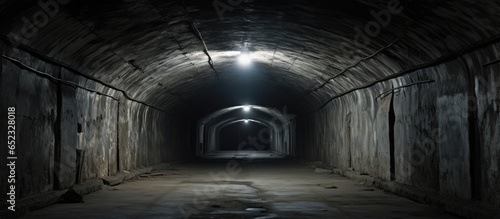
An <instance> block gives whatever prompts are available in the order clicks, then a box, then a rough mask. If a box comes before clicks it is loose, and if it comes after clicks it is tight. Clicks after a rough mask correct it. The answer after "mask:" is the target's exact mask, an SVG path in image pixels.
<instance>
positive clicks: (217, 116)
mask: <svg viewBox="0 0 500 219" xmlns="http://www.w3.org/2000/svg"><path fill="white" fill-rule="evenodd" d="M245 106H247V107H249V110H248V111H245V110H244V107H245ZM291 116H293V115H288V114H286V112H280V111H278V110H277V109H272V108H269V107H263V106H256V105H242V106H233V107H228V108H224V109H220V110H217V111H215V112H212V113H210V114H209V115H206V116H205V117H203V118H202V119H200V121H199V123H200V125H212V124H213V123H215V122H218V121H221V120H233V119H235V118H238V119H259V120H262V121H271V122H273V123H276V122H279V123H280V124H283V123H287V122H288V121H289V119H291V118H289V117H291Z"/></svg>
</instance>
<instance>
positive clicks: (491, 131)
mask: <svg viewBox="0 0 500 219" xmlns="http://www.w3.org/2000/svg"><path fill="white" fill-rule="evenodd" d="M497 48H498V44H494V45H491V46H488V47H485V48H482V49H481V50H476V51H473V52H470V53H467V54H464V55H463V56H462V57H460V58H458V59H455V60H451V61H449V62H446V63H444V64H441V65H438V66H434V67H428V68H424V69H421V70H418V71H415V72H414V73H412V74H411V75H409V76H405V77H401V78H399V79H397V80H390V81H388V82H383V83H378V84H376V85H374V86H371V87H369V88H366V89H364V90H362V91H357V92H353V93H350V94H347V95H345V96H342V97H340V98H338V99H335V100H333V101H332V102H331V103H330V104H328V105H327V106H326V107H325V108H323V109H322V110H320V111H318V112H316V113H314V114H310V115H308V116H306V117H299V119H298V125H297V127H298V139H299V140H298V144H299V145H307V146H306V147H304V148H302V149H301V151H300V156H301V157H303V158H304V159H306V160H313V161H320V162H321V163H323V164H324V165H327V166H334V167H337V168H340V169H343V170H347V169H354V170H356V171H359V172H361V173H364V174H369V175H371V176H373V177H377V178H381V179H385V180H391V179H390V173H391V172H390V171H391V169H390V163H389V162H390V160H389V159H390V151H389V150H388V149H389V146H390V141H389V140H390V139H391V138H392V139H393V140H394V170H395V179H394V181H395V182H399V183H403V184H407V185H413V186H417V187H420V188H425V189H431V190H433V191H435V192H439V193H440V194H441V195H443V196H445V197H450V198H457V199H461V200H483V201H486V202H489V203H492V204H494V205H495V206H498V204H500V203H499V202H498V197H499V195H500V194H499V193H498V185H499V182H500V181H498V180H499V179H500V178H499V177H498V174H499V172H498V169H499V168H498V145H500V142H499V141H498V128H499V123H498V116H497V115H498V111H495V109H496V107H497V101H496V100H495V98H497V95H498V88H499V87H500V83H499V81H498V77H497V76H496V75H492V74H493V72H498V68H499V65H498V62H497V63H491V64H488V65H487V67H484V66H483V65H485V63H489V60H495V59H496V56H497V55H498V52H497V51H498V49H497ZM428 80H433V81H434V82H430V83H422V84H415V85H413V86H409V87H404V88H400V89H395V90H394V93H393V94H391V93H390V92H389V93H388V94H389V95H385V96H380V94H383V93H384V92H386V91H391V89H392V88H397V87H398V86H401V85H405V84H412V83H415V82H421V81H428ZM391 98H393V101H394V104H393V110H394V114H395V121H394V124H392V125H391V124H389V122H390V121H389V118H388V112H389V109H388V102H389V101H390V99H391ZM325 121H330V122H325ZM391 126H392V127H393V130H394V134H393V136H389V129H390V128H391Z"/></svg>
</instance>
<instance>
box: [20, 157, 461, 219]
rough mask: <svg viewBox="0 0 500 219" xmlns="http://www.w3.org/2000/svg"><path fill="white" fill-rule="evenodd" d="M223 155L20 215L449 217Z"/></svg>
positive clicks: (282, 167) (341, 182)
mask: <svg viewBox="0 0 500 219" xmlns="http://www.w3.org/2000/svg"><path fill="white" fill-rule="evenodd" d="M230 155H231V153H228V152H226V153H225V154H223V155H222V157H225V158H226V159H205V160H202V161H200V162H197V163H190V164H182V165H176V166H175V167H173V169H170V170H165V171H162V173H164V175H157V176H150V177H145V178H141V179H138V180H135V181H132V182H127V183H125V184H121V185H118V186H115V187H105V188H104V189H103V190H101V191H99V192H95V193H92V194H90V195H87V196H85V197H84V200H85V203H78V204H56V205H53V206H49V207H47V208H44V209H40V210H37V211H34V212H31V213H30V214H28V215H27V216H26V217H25V218H68V217H69V218H71V217H73V218H107V219H109V218H259V219H265V218H391V219H396V218H455V217H453V216H450V215H447V214H446V213H443V212H441V211H440V210H438V209H435V208H433V207H430V206H426V205H421V204H418V203H415V202H413V201H410V200H408V199H405V198H401V197H398V196H395V195H392V194H387V193H385V192H383V191H381V190H379V189H376V188H372V187H367V186H364V185H362V184H359V183H356V182H353V181H351V180H349V179H347V178H344V177H341V176H338V175H332V174H327V173H315V172H314V170H313V168H311V167H308V166H306V165H304V164H300V163H297V162H294V161H291V160H286V159H280V158H272V159H270V158H269V157H273V156H274V155H273V156H270V155H266V156H262V154H261V157H260V158H259V156H253V157H252V156H249V157H252V159H246V160H241V159H234V158H233V157H237V158H241V157H245V156H248V154H238V155H237V156H233V157H231V156H230ZM233 155H235V154H233ZM210 157H212V158H217V156H215V155H212V156H210ZM263 157H267V158H268V159H262V158H263ZM219 158H220V157H219ZM236 160H238V161H239V162H236Z"/></svg>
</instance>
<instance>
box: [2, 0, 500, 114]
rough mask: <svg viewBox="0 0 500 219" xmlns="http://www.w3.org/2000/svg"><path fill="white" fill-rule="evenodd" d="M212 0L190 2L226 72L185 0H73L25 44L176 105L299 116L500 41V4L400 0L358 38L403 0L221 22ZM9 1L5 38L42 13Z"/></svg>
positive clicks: (251, 12) (30, 1) (259, 0)
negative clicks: (361, 36)
mask: <svg viewBox="0 0 500 219" xmlns="http://www.w3.org/2000/svg"><path fill="white" fill-rule="evenodd" d="M61 2H62V1H61ZM213 2H214V1H205V0H203V1H202V0H196V1H195V0H186V4H187V8H188V11H189V13H190V15H191V16H192V18H193V20H194V23H195V24H196V26H197V27H198V29H199V31H200V33H201V35H202V37H203V39H204V40H205V42H206V45H207V47H208V49H209V52H210V54H211V55H212V58H213V61H214V67H215V69H216V70H217V72H218V75H219V80H217V78H216V76H215V73H214V71H213V70H212V69H211V68H210V65H209V64H208V58H207V56H206V54H205V53H204V52H203V49H204V48H203V44H202V42H201V40H200V39H199V38H198V35H197V33H196V32H195V31H194V29H193V28H192V27H191V24H190V20H189V18H188V16H187V15H186V13H185V11H184V10H183V7H182V1H172V0H165V1H159V0H108V1H96V0H87V1H77V0H71V1H69V3H67V4H66V5H64V6H62V7H61V11H59V12H58V13H55V14H54V15H53V17H50V18H49V21H48V22H47V23H46V24H44V25H41V27H40V28H38V31H36V33H35V34H33V36H26V35H24V37H25V40H19V39H18V40H17V41H18V43H20V44H23V45H26V46H28V47H30V48H32V49H33V50H35V51H37V52H38V53H41V54H43V55H46V56H48V57H50V58H52V59H54V60H57V61H59V62H61V63H64V64H65V65H67V66H69V67H72V68H74V69H77V70H78V71H80V72H83V73H85V74H87V75H89V76H92V77H95V78H98V79H100V80H102V81H105V82H107V83H109V84H111V85H114V86H116V87H118V88H121V89H123V90H125V91H126V92H127V93H129V94H130V96H132V97H133V98H136V99H138V100H141V101H144V102H147V103H149V104H151V105H154V106H156V107H158V108H162V109H165V110H167V111H169V112H174V113H184V112H191V111H194V110H195V109H196V110H198V109H202V112H200V113H206V114H208V113H209V112H213V111H215V110H218V109H221V108H224V107H229V106H234V105H241V104H245V103H250V104H258V105H263V106H270V107H276V108H279V109H281V108H282V107H283V106H288V107H289V108H290V109H291V110H292V111H295V112H298V113H300V112H307V111H311V110H314V109H316V108H318V107H319V106H321V105H322V104H323V103H324V102H326V101H327V100H328V99H329V98H330V97H332V96H335V95H337V94H341V93H343V92H345V91H348V90H350V89H353V88H356V87H359V86H363V85H365V84H367V83H370V82H373V81H375V80H378V79H381V78H384V77H387V76H390V75H394V74H397V73H399V72H401V71H403V70H405V69H410V68H413V67H415V66H418V65H421V64H425V63H428V62H430V61H432V60H436V59H438V58H440V57H443V56H446V55H449V54H454V53H459V52H460V51H461V50H463V49H466V48H468V47H469V46H472V45H473V44H475V43H479V42H481V41H485V40H496V39H497V38H498V34H499V31H500V28H499V27H500V16H499V15H500V7H499V6H500V2H499V1H476V0H461V1H457V0H439V1H438V0H421V1H417V0H413V1H411V0H401V8H402V12H401V13H399V14H397V13H396V14H393V15H391V19H390V22H388V25H387V26H386V27H385V28H382V29H381V31H380V33H377V34H372V35H373V37H370V39H369V40H370V42H369V43H368V42H366V43H356V41H355V39H356V35H357V33H356V31H355V28H356V27H359V28H361V29H364V27H365V26H366V25H367V24H369V22H374V21H376V19H375V18H374V17H373V16H372V15H371V13H370V12H371V11H372V10H373V11H375V12H378V11H380V10H387V9H388V2H394V0H391V1H389V0H345V1H340V0H337V1H332V0H318V1H306V0H287V1H282V0H280V1H278V0H266V1H264V0H253V1H241V3H239V4H238V5H237V6H235V7H234V8H233V10H231V11H229V10H228V11H226V12H225V13H224V14H223V17H224V19H223V20H221V18H220V17H219V15H218V14H217V12H216V10H215V9H214V7H213ZM220 2H223V3H224V2H225V3H226V4H228V3H227V2H226V1H223V0H220ZM232 2H233V3H238V1H232ZM0 8H1V11H0V14H1V15H0V16H2V17H1V21H0V22H1V33H2V35H4V36H7V35H8V34H9V33H17V34H19V35H22V34H21V33H22V28H23V17H25V18H28V20H32V18H33V15H34V14H35V13H37V12H39V11H40V10H41V8H40V6H39V5H38V4H37V1H34V0H16V1H2V2H0ZM373 30H375V29H373ZM375 31H376V30H375ZM359 42H361V41H359ZM245 47H246V48H248V50H249V51H250V52H251V53H252V54H254V55H255V60H254V64H253V65H252V66H250V67H248V68H246V69H245V68H242V67H241V66H240V65H238V63H237V62H236V54H238V52H239V51H241V50H242V49H243V48H245ZM328 79H332V80H328ZM326 82H328V83H326ZM316 89H317V90H316ZM311 90H316V91H313V92H311ZM201 115H202V114H200V116H201Z"/></svg>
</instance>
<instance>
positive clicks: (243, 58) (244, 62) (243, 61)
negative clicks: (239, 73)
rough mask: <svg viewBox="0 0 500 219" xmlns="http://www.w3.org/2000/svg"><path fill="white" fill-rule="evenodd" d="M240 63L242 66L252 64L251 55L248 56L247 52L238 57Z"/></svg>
mask: <svg viewBox="0 0 500 219" xmlns="http://www.w3.org/2000/svg"><path fill="white" fill-rule="evenodd" d="M238 61H239V62H240V64H242V65H248V64H250V63H251V62H252V59H251V58H250V54H248V53H247V52H242V53H240V56H239V57H238Z"/></svg>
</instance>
